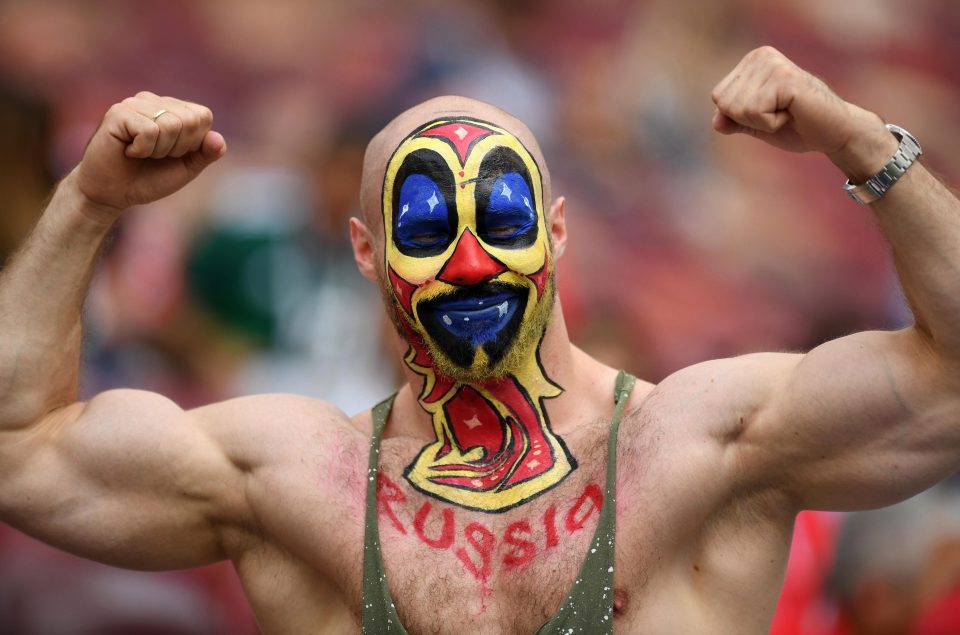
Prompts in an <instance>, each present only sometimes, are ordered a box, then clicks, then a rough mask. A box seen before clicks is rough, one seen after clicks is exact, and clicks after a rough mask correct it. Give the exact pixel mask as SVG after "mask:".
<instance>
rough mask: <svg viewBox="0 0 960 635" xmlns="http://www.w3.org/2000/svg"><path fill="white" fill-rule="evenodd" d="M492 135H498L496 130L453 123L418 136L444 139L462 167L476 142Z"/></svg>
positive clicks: (429, 129)
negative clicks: (454, 152)
mask: <svg viewBox="0 0 960 635" xmlns="http://www.w3.org/2000/svg"><path fill="white" fill-rule="evenodd" d="M492 134H498V133H497V132H496V131H495V130H491V129H490V128H487V127H485V126H478V125H476V124H472V123H466V122H463V121H453V122H450V123H445V124H441V125H436V126H433V127H428V128H427V129H425V130H423V131H421V132H420V133H418V134H417V135H416V136H418V137H437V138H438V139H443V140H444V141H446V142H447V143H449V144H450V145H451V146H452V147H453V149H454V150H456V152H457V157H458V158H459V159H460V165H461V166H462V165H463V164H464V163H466V161H467V155H468V154H470V150H471V149H472V148H473V146H474V144H476V142H477V141H479V140H480V139H483V138H484V137H487V136H489V135H492Z"/></svg>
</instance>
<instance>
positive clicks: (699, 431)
mask: <svg viewBox="0 0 960 635" xmlns="http://www.w3.org/2000/svg"><path fill="white" fill-rule="evenodd" d="M713 100H714V102H715V103H716V105H717V113H716V115H715V116H714V120H713V126H714V128H716V129H717V130H718V131H719V132H721V133H724V134H730V133H735V132H745V133H748V134H751V135H754V136H756V137H758V138H759V139H761V140H763V141H766V142H768V143H771V144H774V145H776V146H778V147H782V148H784V149H787V150H792V151H807V150H812V151H817V152H820V153H823V154H825V155H827V157H828V158H829V159H830V160H831V161H832V162H833V163H834V164H836V165H837V167H838V168H839V169H840V171H841V172H842V173H843V174H845V175H846V176H847V177H848V178H849V179H850V181H851V182H852V183H854V184H862V183H864V182H866V181H868V179H870V178H871V177H873V176H874V175H875V174H876V173H877V172H878V170H880V169H881V168H883V167H884V166H885V164H886V163H887V162H888V161H889V160H890V158H891V157H892V156H894V155H895V154H896V155H897V157H898V159H897V160H898V161H899V162H900V164H901V166H903V165H905V164H907V163H910V162H911V159H912V158H914V157H913V155H915V154H916V146H913V145H911V142H910V137H909V136H908V135H907V134H905V133H904V132H899V131H897V133H896V134H891V132H890V131H888V130H887V128H885V127H884V125H883V123H882V121H881V120H880V118H879V117H878V116H876V115H874V114H872V113H870V112H868V111H866V110H863V109H861V108H859V107H857V106H854V105H852V104H849V103H846V102H844V101H842V100H841V99H840V98H838V97H837V96H836V95H834V94H833V93H832V92H830V91H829V89H827V87H826V86H824V85H823V84H822V83H821V82H819V81H818V80H817V79H815V78H814V77H812V76H811V75H809V74H807V73H806V72H804V71H803V70H801V69H799V68H798V67H796V66H795V65H794V64H792V63H791V62H790V61H789V60H787V59H786V58H785V57H783V56H782V55H781V54H779V53H778V52H777V51H775V50H773V49H771V48H769V47H765V48H761V49H758V50H756V51H753V52H751V53H750V54H748V55H747V56H746V57H745V58H744V59H743V60H742V61H741V62H740V64H739V65H738V66H737V67H736V68H735V69H734V70H733V71H732V72H731V73H730V74H729V75H728V76H727V77H726V78H725V79H723V80H722V81H721V82H720V84H719V85H718V86H717V87H716V89H715V90H714V93H713ZM211 119H212V116H211V113H210V111H209V110H207V109H205V108H203V107H201V106H197V105H195V104H189V103H186V102H182V101H178V100H175V99H171V98H164V97H158V96H156V95H153V94H151V93H140V94H138V95H137V96H136V97H133V98H130V99H127V100H125V101H124V102H122V103H121V104H118V105H116V106H114V107H112V108H111V109H110V111H109V112H108V113H107V115H106V117H105V119H104V122H103V124H102V125H101V127H100V129H99V130H98V132H97V133H96V134H95V135H94V137H93V138H92V140H91V142H90V144H89V147H88V148H87V151H86V154H85V155H84V158H83V160H82V162H81V163H80V165H79V166H78V167H77V168H76V169H75V170H74V171H73V172H71V173H70V174H69V175H68V176H67V177H66V178H65V179H64V180H63V182H62V183H61V184H60V186H59V188H58V189H57V191H56V193H55V195H54V197H53V198H52V200H51V202H50V204H49V206H48V208H47V210H46V212H45V214H44V216H43V218H42V219H41V221H40V223H39V225H38V227H37V228H36V229H35V231H34V233H33V235H32V236H31V238H30V239H29V240H28V241H27V242H26V244H25V245H24V246H23V248H22V249H21V251H20V253H19V255H18V256H17V257H16V258H15V260H14V261H13V262H12V264H11V265H10V266H9V267H8V268H7V269H6V270H5V271H4V272H3V277H2V280H0V332H2V333H3V334H4V337H3V340H2V345H0V391H2V392H0V394H2V399H0V424H2V433H0V513H2V517H3V519H4V520H5V521H7V522H9V523H11V524H13V525H14V526H16V527H18V528H20V529H22V530H23V531H26V532H28V533H31V534H33V535H35V536H38V537H39V538H41V539H43V540H46V541H48V542H50V543H52V544H54V545H57V546H59V547H61V548H63V549H66V550H68V551H72V552H74V553H77V554H80V555H83V556H86V557H88V558H94V559H97V560H102V561H104V562H108V563H111V564H115V565H119V566H126V567H135V568H145V569H152V568H175V567H190V566H196V565H200V564H204V563H208V562H212V561H215V560H219V559H222V558H230V559H231V560H232V561H233V562H234V564H235V566H236V569H237V572H238V574H239V575H240V577H241V579H242V580H243V584H244V586H245V588H246V590H247V593H248V596H249V598H250V602H251V605H252V606H253V609H254V611H255V612H256V614H257V616H258V619H259V622H260V625H261V628H262V629H263V631H264V632H265V633H350V632H354V633H355V632H358V630H359V629H360V626H361V621H362V623H363V625H364V630H365V631H367V632H380V633H403V632H410V633H424V632H429V633H467V632H469V633H534V632H544V633H547V632H571V633H572V632H591V633H600V632H610V629H611V628H612V629H613V630H615V631H616V632H619V633H730V632H744V633H762V632H764V631H765V629H766V627H767V625H768V623H769V621H770V618H771V615H772V612H773V609H774V606H775V603H776V599H777V589H778V586H779V584H780V582H781V580H782V577H783V572H784V567H785V564H786V559H787V552H788V549H789V544H790V535H791V527H792V522H793V518H794V516H795V514H796V513H797V511H798V510H801V509H808V508H813V509H853V508H863V507H875V506H881V505H885V504H890V503H893V502H895V501H898V500H901V499H903V498H906V497H908V496H910V495H911V494H914V493H916V492H919V491H921V490H923V489H924V488H926V487H929V486H930V485H932V484H934V483H935V482H937V481H939V480H941V479H943V478H944V477H946V476H947V475H949V474H951V473H952V472H954V471H955V470H956V469H957V467H958V465H960V425H958V423H957V420H958V417H960V391H958V388H960V330H958V329H956V328H955V326H956V325H957V324H958V323H960V299H958V294H957V293H956V289H955V287H956V280H957V274H956V269H957V268H958V266H960V202H958V200H957V199H956V198H955V197H954V196H953V195H951V194H950V192H949V191H948V190H947V188H946V187H944V186H943V185H942V184H941V183H940V182H939V181H938V180H937V179H936V178H934V177H933V176H931V175H930V174H929V173H928V172H927V171H926V170H925V169H924V167H923V166H921V165H920V164H918V163H913V164H912V165H910V166H909V167H908V168H907V169H906V171H905V172H903V173H902V174H901V175H900V176H899V178H898V180H897V181H896V182H895V183H894V184H893V185H892V187H890V188H889V191H887V192H885V193H884V194H883V195H882V196H881V197H880V198H878V199H877V200H876V201H875V202H873V203H872V204H871V207H872V210H873V212H874V213H875V214H876V216H877V219H878V221H879V223H880V226H881V228H882V229H883V231H884V233H885V234H886V236H887V238H888V240H889V242H890V244H891V246H892V249H893V254H894V258H895V260H896V262H897V265H898V267H899V271H900V277H901V280H902V282H903V285H904V288H905V289H906V292H907V296H908V297H909V299H910V302H911V305H912V307H913V309H914V313H915V316H916V324H915V325H914V326H911V327H909V328H906V329H903V330H901V331H897V332H872V333H860V334H856V335H852V336H849V337H845V338H841V339H839V340H836V341H833V342H829V343H827V344H824V345H823V346H820V347H818V348H817V349H815V350H814V351H812V352H810V353H808V354H806V355H791V354H761V355H748V356H744V357H740V358H736V359H729V360H719V361H711V362H706V363H703V364H699V365H696V366H693V367H691V368H687V369H685V370H682V371H680V372H677V373H676V374H674V375H673V376H671V377H669V378H668V379H666V380H664V381H663V382H662V383H660V384H659V385H656V386H654V385H652V384H649V383H646V382H637V385H636V386H635V387H634V388H633V390H632V392H631V391H630V381H629V379H628V378H624V377H622V376H617V373H616V371H615V370H613V369H611V368H607V367H605V366H603V365H601V364H600V363H598V362H596V361H595V360H592V359H591V358H589V357H588V356H587V355H586V354H584V353H583V352H582V351H580V350H579V349H577V348H576V347H574V346H572V345H571V344H570V342H569V340H568V338H567V334H566V330H565V328H564V323H563V316H562V312H561V311H560V310H559V309H560V302H559V300H558V299H557V298H556V297H555V295H554V279H553V272H554V263H555V262H556V260H557V259H558V258H560V257H561V256H562V254H563V250H564V244H565V241H566V231H565V224H564V201H563V199H562V198H558V199H555V200H554V199H553V198H551V191H550V179H549V174H548V172H547V170H546V164H545V162H544V160H543V157H542V156H541V155H540V152H539V149H538V148H537V145H536V142H535V140H534V139H533V137H532V135H531V134H530V133H529V131H528V130H527V129H526V127H525V126H524V125H523V124H522V123H521V122H519V121H517V120H515V119H513V118H512V117H510V116H509V115H506V114H505V113H503V112H501V111H499V110H497V109H496V108H493V107H491V106H488V105H486V104H482V103H479V102H475V101H471V100H466V99H462V98H454V97H448V98H439V99H435V100H431V101H428V102H426V103H424V104H421V105H419V106H417V107H415V108H413V109H411V110H409V111H407V112H405V113H403V114H402V115H400V116H399V117H398V118H397V119H395V120H394V121H393V122H391V123H390V124H389V125H388V126H387V127H386V128H385V129H384V130H383V131H382V132H380V133H379V134H378V135H377V136H376V137H375V138H374V139H373V141H372V142H371V143H370V145H369V147H368V149H367V153H366V157H365V161H364V175H363V176H364V179H363V186H362V191H361V203H362V209H363V215H364V218H363V220H359V219H352V220H351V225H350V230H351V238H352V240H353V246H354V252H355V255H356V260H357V263H358V265H359V267H360V270H361V272H362V273H363V274H364V275H365V276H366V277H368V278H369V279H371V280H373V281H376V282H377V284H378V285H379V287H380V289H381V291H382V294H383V297H384V302H385V305H386V309H387V312H388V314H389V315H390V317H391V319H393V321H394V322H395V324H396V326H397V334H398V336H397V338H396V341H397V350H398V352H399V353H400V354H401V355H403V358H404V361H405V369H406V372H407V379H408V384H407V385H405V386H404V387H403V388H402V389H401V390H400V392H399V394H398V395H397V397H396V399H395V401H394V402H393V403H392V405H391V403H390V402H389V401H388V402H385V403H384V404H381V406H379V407H378V408H377V409H376V410H375V412H374V413H373V414H371V413H369V412H368V413H364V414H362V415H358V416H356V417H354V418H353V419H352V420H350V419H348V418H347V417H345V416H344V415H343V414H342V413H340V412H339V411H338V410H337V409H335V408H333V407H332V406H330V405H328V404H324V403H319V402H317V401H314V400H311V399H307V398H302V397H295V396H289V395H264V396H256V397H247V398H241V399H236V400H232V401H228V402H225V403H220V404H216V405H211V406H208V407H204V408H200V409H197V410H194V411H191V412H183V411H182V410H180V409H179V408H178V407H177V406H176V405H175V404H173V403H171V402H170V401H168V400H166V399H165V398H163V397H161V396H159V395H155V394H150V393H144V392H138V391H131V390H118V391H110V392H107V393H104V394H101V395H98V396H96V397H95V398H93V399H92V400H91V401H89V402H87V403H78V402H76V401H75V395H76V384H77V374H78V366H79V359H78V351H79V345H80V326H79V322H80V321H79V313H80V307H81V304H82V302H83V297H84V293H85V291H86V287H87V282H88V280H89V277H90V274H91V270H92V268H93V263H94V261H95V259H96V254H97V250H98V248H99V246H100V245H101V243H102V241H103V238H104V236H105V235H106V234H107V233H108V231H109V229H110V226H111V225H112V223H113V222H114V221H115V220H116V219H117V217H119V215H120V214H121V211H122V210H123V209H124V208H126V207H129V206H130V205H136V204H142V203H145V202H148V201H151V200H155V199H157V198H160V197H163V196H166V195H167V194H170V193H172V192H174V191H176V190H177V189H179V188H180V187H182V186H184V185H185V184H186V183H187V182H189V181H190V179H192V178H193V177H194V176H196V175H197V174H198V173H199V172H200V171H201V170H203V169H204V168H205V167H207V166H208V165H209V164H211V163H212V162H214V161H215V160H217V159H218V158H219V157H220V156H222V155H223V153H224V151H225V148H226V146H225V142H224V140H223V137H221V136H220V135H219V134H217V133H216V132H213V131H212V130H211V127H210V126H211ZM898 130H899V129H898ZM889 171H890V172H897V169H894V168H891V169H890V170H889ZM899 171H902V168H901V169H900V170H899ZM889 181H890V179H887V185H889V184H890V183H889ZM881 189H883V188H877V189H876V192H879V191H880V190H881ZM838 192H839V190H838ZM625 292H629V290H625ZM615 383H616V385H617V390H616V393H617V406H616V408H615V406H614V385H615ZM617 423H619V434H617V432H616V424H617ZM383 424H386V426H385V429H383V430H382V428H383V427H384V426H383ZM381 432H382V445H380V444H379V439H380V433H381ZM371 435H373V438H374V439H373V442H372V443H371ZM608 442H610V445H611V446H612V447H614V448H615V449H614V453H612V454H610V457H609V458H610V459H611V461H609V462H608V460H607V457H608ZM614 443H615V446H614V445H613V444H614ZM368 456H369V457H370V459H371V460H370V463H369V466H367V465H366V464H365V461H367V458H368ZM613 459H615V463H614V462H613ZM608 465H610V467H611V470H612V471H614V472H615V478H612V479H609V480H608V479H607V477H606V470H607V467H608ZM614 486H615V487H614ZM614 490H615V491H614ZM614 493H615V496H616V506H615V507H614V505H613V504H612V503H613V496H614ZM373 494H376V503H374V500H373V498H374V497H373V496H372V495H373ZM374 510H375V511H374ZM368 511H369V512H370V513H369V517H367V518H365V516H367V513H368ZM614 515H615V528H614ZM614 551H615V556H614ZM381 558H382V560H381ZM578 572H579V573H578ZM584 616H586V617H588V618H589V621H586V622H585V621H584V619H583V618H584ZM611 624H612V627H611ZM544 625H545V626H544ZM541 626H544V627H543V628H541ZM538 629H539V631H538Z"/></svg>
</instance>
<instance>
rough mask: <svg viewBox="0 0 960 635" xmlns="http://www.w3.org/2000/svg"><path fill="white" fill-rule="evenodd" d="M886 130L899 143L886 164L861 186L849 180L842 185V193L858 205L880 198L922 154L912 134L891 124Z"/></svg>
mask: <svg viewBox="0 0 960 635" xmlns="http://www.w3.org/2000/svg"><path fill="white" fill-rule="evenodd" d="M887 130H889V131H890V132H891V133H893V136H894V137H896V138H897V140H899V141H900V146H899V147H898V148H897V151H896V152H894V153H893V156H892V157H890V160H889V161H887V164H886V165H885V166H883V167H882V168H880V171H879V172H877V173H876V174H874V175H873V176H872V177H870V178H869V179H867V182H866V183H864V184H862V185H854V184H853V183H851V182H850V179H847V182H846V183H845V184H844V185H843V189H844V191H845V192H846V193H847V194H849V195H850V198H852V199H853V200H855V201H856V202H858V203H872V202H874V201H876V200H878V199H880V198H882V197H883V195H884V194H886V193H887V190H889V189H890V188H891V187H892V186H893V184H894V183H896V182H897V179H899V178H900V177H901V176H903V173H904V172H906V171H907V169H908V168H909V167H910V166H911V165H913V162H914V161H916V160H917V157H919V156H920V155H921V154H923V150H922V149H921V148H920V143H919V142H918V141H917V140H916V138H915V137H914V136H913V135H912V134H910V133H909V132H907V131H906V130H904V129H903V128H901V127H900V126H895V125H893V124H892V123H888V124H887Z"/></svg>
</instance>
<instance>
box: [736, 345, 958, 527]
mask: <svg viewBox="0 0 960 635" xmlns="http://www.w3.org/2000/svg"><path fill="white" fill-rule="evenodd" d="M755 364H756V366H755V367H753V368H752V369H751V370H750V371H749V373H748V374H747V376H748V377H750V378H752V381H754V382H755V383H756V385H758V386H760V387H761V388H760V389H759V390H758V405H757V408H756V410H755V412H754V414H753V415H752V416H751V417H750V420H749V421H748V424H747V427H746V430H745V432H744V434H743V437H742V439H741V440H740V441H738V449H737V454H738V458H739V459H740V460H741V464H742V465H744V466H745V469H746V470H748V471H750V470H752V471H753V474H752V475H750V480H755V481H760V480H765V481H766V482H769V483H775V484H777V486H778V487H780V488H782V489H783V490H785V491H786V492H788V493H789V494H790V495H791V498H792V499H793V500H794V501H796V503H797V506H798V508H802V509H810V508H813V509H834V510H841V509H843V510H845V509H863V508H871V507H880V506H883V505H888V504H892V503H894V502H897V501H899V500H902V499H904V498H907V497H909V496H911V495H913V494H915V493H917V492H919V491H921V490H923V489H926V488H927V487H929V486H931V485H933V484H934V483H936V482H938V481H940V480H942V479H944V478H946V477H948V476H950V475H951V474H952V473H954V472H956V471H957V470H958V469H960V386H958V385H957V381H956V379H955V378H956V375H955V373H954V372H952V370H950V369H948V368H945V367H944V365H943V364H944V362H943V361H942V358H940V357H939V356H938V355H937V354H936V353H935V352H934V349H933V348H932V347H931V346H930V344H929V341H928V340H927V338H926V336H925V335H924V334H923V333H922V332H921V331H919V330H917V329H916V328H912V327H911V328H907V329H903V330H900V331H892V332H884V331H870V332H863V333H856V334H854V335H850V336H847V337H843V338H840V339H837V340H833V341H831V342H827V343H826V344H823V345H821V346H819V347H817V348H815V349H813V350H812V351H811V352H810V353H807V354H806V355H801V356H777V355H770V356H757V360H756V362H755Z"/></svg>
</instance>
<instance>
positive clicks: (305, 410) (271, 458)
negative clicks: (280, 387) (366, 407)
mask: <svg viewBox="0 0 960 635" xmlns="http://www.w3.org/2000/svg"><path fill="white" fill-rule="evenodd" d="M191 415H192V416H193V417H196V418H198V419H199V420H201V421H202V422H203V425H204V427H206V428H207V429H208V430H209V431H210V433H211V434H212V435H213V436H215V437H216V438H217V440H218V442H219V443H220V444H221V446H222V447H223V448H224V450H225V451H226V453H227V455H228V456H230V457H231V459H233V461H234V462H235V463H237V464H238V465H239V466H240V467H241V468H243V469H244V470H245V471H249V470H253V469H256V468H258V467H266V466H269V465H272V464H276V463H281V462H283V461H285V460H286V459H288V458H290V457H291V455H294V454H302V453H303V452H305V451H311V450H312V451H314V452H315V451H318V450H322V449H323V448H325V447H328V446H329V441H330V440H331V439H334V438H336V439H344V438H345V437H346V438H350V437H356V439H357V440H360V438H361V434H360V432H358V431H357V429H356V428H354V427H353V426H352V424H351V421H350V418H349V417H348V416H347V415H346V414H345V413H344V412H343V411H342V410H340V409H339V408H337V407H336V406H335V405H333V404H331V403H328V402H326V401H322V400H320V399H315V398H312V397H306V396H303V395H295V394H286V393H271V394H261V395H251V396H246V397H237V398H235V399H229V400H227V401H223V402H220V403H216V404H212V405H209V406H204V407H202V408H198V409H196V410H193V411H192V412H191Z"/></svg>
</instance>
